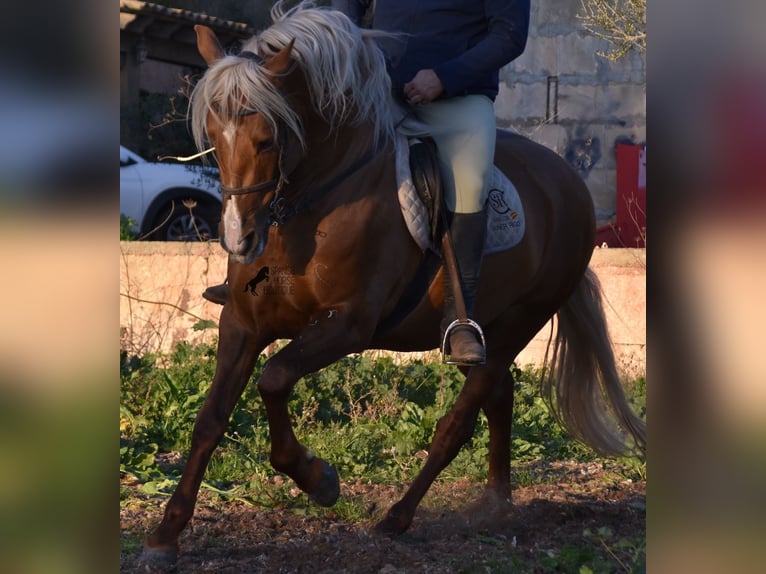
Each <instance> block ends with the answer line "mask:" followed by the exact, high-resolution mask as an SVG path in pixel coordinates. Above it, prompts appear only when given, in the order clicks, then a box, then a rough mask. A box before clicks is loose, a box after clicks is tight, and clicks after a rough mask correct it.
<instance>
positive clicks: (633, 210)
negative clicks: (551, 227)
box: [596, 144, 646, 247]
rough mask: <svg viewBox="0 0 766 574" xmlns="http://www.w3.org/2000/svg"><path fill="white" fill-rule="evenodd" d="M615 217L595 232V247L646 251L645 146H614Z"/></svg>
mask: <svg viewBox="0 0 766 574" xmlns="http://www.w3.org/2000/svg"><path fill="white" fill-rule="evenodd" d="M616 151H617V216H616V218H615V222H614V223H611V224H609V225H605V226H603V227H599V228H598V229H597V230H596V245H603V244H604V243H606V244H607V245H608V246H609V247H646V146H642V145H631V144H617V150H616Z"/></svg>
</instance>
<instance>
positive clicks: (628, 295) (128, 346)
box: [120, 241, 646, 377]
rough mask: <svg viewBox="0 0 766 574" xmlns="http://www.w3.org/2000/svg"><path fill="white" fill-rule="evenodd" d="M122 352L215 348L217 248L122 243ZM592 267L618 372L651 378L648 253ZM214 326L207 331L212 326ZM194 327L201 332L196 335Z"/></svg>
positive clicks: (533, 351)
mask: <svg viewBox="0 0 766 574" xmlns="http://www.w3.org/2000/svg"><path fill="white" fill-rule="evenodd" d="M120 252H121V258H120V346H121V349H123V350H125V351H127V352H128V353H130V354H137V355H141V354H144V353H149V352H164V351H168V350H170V349H171V348H172V347H173V345H175V343H177V342H179V341H189V342H192V343H197V342H203V341H204V342H212V341H214V340H215V339H216V337H217V334H218V331H217V329H215V328H205V329H199V327H202V326H204V324H205V323H204V322H211V323H217V321H218V317H219V314H220V311H221V307H219V306H218V305H214V304H212V303H209V302H207V301H205V300H204V299H203V298H202V296H201V295H202V291H204V289H205V288H206V287H208V286H209V285H215V284H218V283H220V282H221V281H222V280H223V278H224V277H225V275H226V255H225V254H224V252H223V250H222V249H221V248H220V246H219V245H218V244H215V243H211V244H205V243H162V242H155V241H136V242H121V243H120ZM591 267H592V268H593V270H594V271H595V272H596V274H597V276H598V278H599V280H600V281H601V284H602V287H603V290H604V298H605V305H604V306H605V312H606V317H607V322H608V324H609V330H610V333H611V336H612V341H613V343H614V345H615V351H616V355H617V360H618V366H619V367H620V370H621V372H622V373H623V374H625V375H626V376H630V377H633V376H637V375H644V374H645V373H646V252H645V251H644V250H642V249H596V250H595V252H594V254H593V258H592V260H591ZM211 323H208V324H211ZM195 326H196V327H197V328H196V329H195ZM549 335H550V325H546V327H544V328H543V329H542V330H541V331H540V332H539V333H538V334H537V336H536V337H535V338H534V339H533V340H532V341H531V342H530V344H529V345H528V346H527V348H526V349H524V351H523V352H522V353H521V354H520V355H519V357H518V360H517V363H518V364H519V365H522V366H525V365H540V364H541V363H542V360H543V357H544V355H545V347H546V345H547V342H548V337H549Z"/></svg>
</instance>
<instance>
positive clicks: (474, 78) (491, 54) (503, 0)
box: [332, 0, 530, 100]
mask: <svg viewBox="0 0 766 574" xmlns="http://www.w3.org/2000/svg"><path fill="white" fill-rule="evenodd" d="M369 4H370V0H332V7H333V8H335V9H336V10H341V11H343V12H344V13H345V14H346V15H347V16H349V17H350V18H351V19H352V20H353V21H354V22H355V23H356V24H358V25H361V20H362V17H363V16H364V13H365V10H366V9H367V6H368V5H369ZM529 11H530V0H377V3H376V6H375V14H374V16H373V21H372V27H373V28H376V29H379V30H385V31H387V32H401V33H402V35H401V36H400V37H398V38H397V39H393V40H389V39H386V40H383V41H381V46H382V47H383V50H384V51H385V52H386V57H387V60H388V67H389V75H390V76H391V81H392V83H393V87H394V93H395V94H398V95H401V94H402V89H403V87H404V84H406V83H407V82H409V81H410V80H411V79H412V78H413V77H414V76H415V74H416V73H417V72H418V71H419V70H422V69H433V70H434V71H435V72H436V75H437V76H439V79H440V80H441V82H442V85H443V86H444V93H443V94H442V97H451V96H462V95H468V94H484V95H486V96H488V97H489V98H491V99H492V100H494V99H495V97H496V96H497V92H498V83H499V74H498V73H499V70H500V68H502V67H503V66H504V65H505V64H507V63H508V62H510V61H511V60H513V59H515V58H517V57H518V56H520V55H521V53H522V52H523V51H524V46H525V45H526V43H527V33H528V30H529Z"/></svg>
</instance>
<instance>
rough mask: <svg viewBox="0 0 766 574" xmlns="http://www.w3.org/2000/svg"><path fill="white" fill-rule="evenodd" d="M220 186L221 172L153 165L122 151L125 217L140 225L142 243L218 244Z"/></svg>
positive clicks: (121, 193) (121, 210) (122, 186)
mask: <svg viewBox="0 0 766 574" xmlns="http://www.w3.org/2000/svg"><path fill="white" fill-rule="evenodd" d="M219 185H220V183H219V179H218V170H217V169H216V168H213V167H201V166H198V165H185V164H180V163H152V162H149V161H147V160H145V159H144V158H142V157H141V156H139V155H138V154H136V153H134V152H132V151H130V150H129V149H127V148H125V147H123V146H120V213H121V214H124V215H126V216H128V217H129V218H131V219H133V220H134V221H135V222H136V228H135V229H134V230H133V231H135V232H136V233H138V238H139V239H156V240H160V241H206V240H208V239H215V238H217V237H218V223H219V221H220V220H221V194H220V191H219Z"/></svg>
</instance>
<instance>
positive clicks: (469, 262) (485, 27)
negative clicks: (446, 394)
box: [332, 0, 530, 365]
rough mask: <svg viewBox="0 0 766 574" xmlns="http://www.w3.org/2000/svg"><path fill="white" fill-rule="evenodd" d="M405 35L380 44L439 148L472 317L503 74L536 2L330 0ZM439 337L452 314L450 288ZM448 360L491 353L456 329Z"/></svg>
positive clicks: (467, 330) (359, 19)
mask: <svg viewBox="0 0 766 574" xmlns="http://www.w3.org/2000/svg"><path fill="white" fill-rule="evenodd" d="M371 5H372V10H373V13H372V27H373V28H375V29H378V30H383V31H386V32H395V33H400V34H398V35H397V36H395V37H393V38H390V39H389V38H387V39H385V40H381V47H382V48H383V50H384V52H385V53H386V59H387V62H388V72H389V76H390V77H391V83H392V86H393V90H394V94H395V96H397V97H398V98H399V99H400V100H401V101H402V102H403V103H405V104H407V105H408V106H409V107H410V109H411V111H412V113H413V114H414V115H415V116H416V117H417V118H418V119H419V120H421V121H422V122H424V123H426V124H427V125H428V126H429V128H430V130H431V132H432V134H431V135H432V137H433V139H434V142H435V143H436V146H437V148H438V152H439V161H440V164H441V171H442V179H443V184H444V197H445V200H446V204H447V208H448V210H449V211H451V212H452V213H453V214H454V215H452V221H451V223H450V236H451V239H452V243H453V246H454V252H455V258H456V259H457V266H458V272H459V275H460V283H461V287H462V293H463V296H464V299H465V306H466V310H467V311H468V314H469V316H470V314H471V313H472V310H473V304H474V300H475V298H476V291H477V287H478V284H479V270H480V268H481V258H482V253H483V250H484V237H485V234H486V210H485V207H484V204H485V202H486V199H487V193H488V186H489V175H490V173H491V170H492V166H493V158H494V153H495V128H496V126H495V112H494V106H493V101H494V99H495V97H496V96H497V93H498V83H499V70H500V68H502V67H503V66H504V65H505V64H507V63H508V62H510V61H511V60H513V59H515V58H517V57H518V56H519V55H521V53H522V52H523V51H524V47H525V45H526V41H527V32H528V29H529V11H530V0H484V1H483V2H478V1H477V0H376V1H372V0H332V7H333V8H334V9H336V10H341V11H342V12H344V13H345V14H346V15H347V16H348V17H349V18H351V20H353V21H354V22H355V23H356V24H357V25H362V23H363V20H364V17H365V15H366V12H367V10H368V8H369V7H370V6H371ZM445 288H446V289H445V302H444V303H445V305H444V309H445V311H444V319H443V322H442V331H445V330H446V327H447V326H448V325H449V324H450V323H451V322H452V320H454V319H455V317H456V314H457V313H456V310H455V304H454V296H453V295H452V286H451V285H450V284H449V281H447V282H446V284H445ZM450 333H451V336H450V345H449V347H451V352H450V361H451V362H455V363H459V364H469V365H470V364H481V363H484V361H485V349H484V348H483V346H482V345H481V343H480V340H479V337H478V333H477V332H476V331H475V330H474V329H473V328H472V327H469V326H463V325H461V326H459V327H457V328H455V329H454V330H451V331H450Z"/></svg>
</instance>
